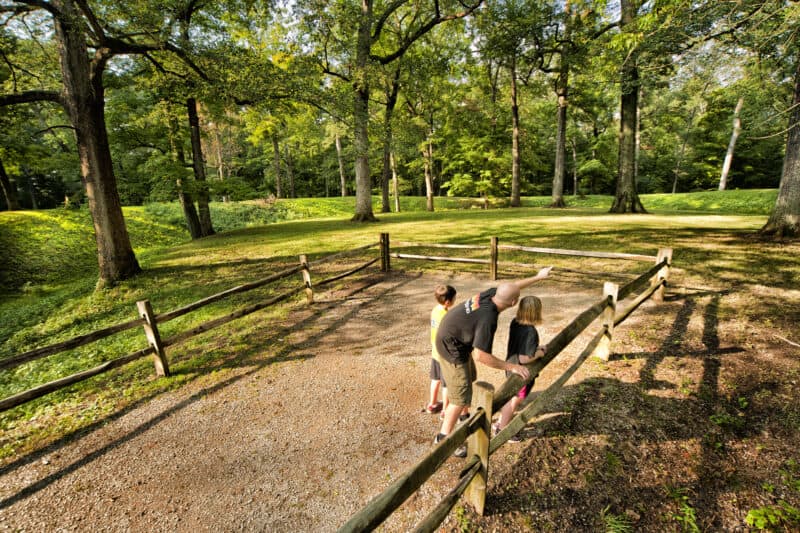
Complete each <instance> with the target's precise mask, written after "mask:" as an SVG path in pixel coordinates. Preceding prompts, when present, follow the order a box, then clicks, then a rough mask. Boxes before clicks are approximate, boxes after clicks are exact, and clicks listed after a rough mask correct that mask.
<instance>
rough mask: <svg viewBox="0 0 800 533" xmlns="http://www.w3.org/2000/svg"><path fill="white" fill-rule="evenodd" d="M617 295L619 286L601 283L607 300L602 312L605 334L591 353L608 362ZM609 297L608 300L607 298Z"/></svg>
mask: <svg viewBox="0 0 800 533" xmlns="http://www.w3.org/2000/svg"><path fill="white" fill-rule="evenodd" d="M618 293H619V285H617V284H616V283H611V282H610V281H606V282H605V283H603V297H604V298H606V299H608V300H609V301H608V303H607V304H606V308H605V310H604V311H603V327H604V328H605V333H604V334H603V337H602V338H601V339H600V342H598V344H597V347H596V348H595V349H594V352H592V355H593V356H594V357H597V358H599V359H602V360H603V361H608V357H609V355H611V340H612V337H613V336H614V315H615V313H616V310H617V294H618ZM609 297H610V298H609Z"/></svg>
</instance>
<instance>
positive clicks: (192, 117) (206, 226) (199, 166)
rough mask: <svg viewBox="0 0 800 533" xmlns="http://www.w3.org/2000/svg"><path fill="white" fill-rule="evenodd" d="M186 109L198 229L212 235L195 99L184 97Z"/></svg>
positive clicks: (212, 227)
mask: <svg viewBox="0 0 800 533" xmlns="http://www.w3.org/2000/svg"><path fill="white" fill-rule="evenodd" d="M186 109H187V111H188V114H189V132H190V134H191V139H192V168H193V169H194V179H195V181H196V182H197V210H198V214H199V216H200V230H201V233H202V235H203V237H208V236H209V235H214V226H213V225H212V224H211V209H209V206H208V204H209V195H208V181H207V180H206V166H205V161H204V160H203V146H202V144H201V142H200V119H199V118H198V116H197V100H195V99H194V98H187V99H186Z"/></svg>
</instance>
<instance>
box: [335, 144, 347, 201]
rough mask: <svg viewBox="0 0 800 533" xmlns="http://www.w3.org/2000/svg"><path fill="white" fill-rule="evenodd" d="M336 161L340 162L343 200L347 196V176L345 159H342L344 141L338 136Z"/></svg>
mask: <svg viewBox="0 0 800 533" xmlns="http://www.w3.org/2000/svg"><path fill="white" fill-rule="evenodd" d="M336 159H338V160H339V181H340V182H341V188H342V198H344V197H345V196H347V174H345V172H344V158H343V157H342V139H340V138H339V134H338V133H337V134H336Z"/></svg>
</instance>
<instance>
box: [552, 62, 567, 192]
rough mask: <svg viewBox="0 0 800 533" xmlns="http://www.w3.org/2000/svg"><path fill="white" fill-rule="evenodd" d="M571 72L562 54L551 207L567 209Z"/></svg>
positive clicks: (557, 81) (558, 83)
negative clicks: (565, 195)
mask: <svg viewBox="0 0 800 533" xmlns="http://www.w3.org/2000/svg"><path fill="white" fill-rule="evenodd" d="M568 76H569V70H568V68H567V66H566V61H565V59H564V56H563V54H562V58H561V71H560V72H559V74H558V79H557V80H556V96H557V98H558V108H557V111H556V163H555V171H554V172H553V192H552V198H551V202H550V207H566V206H567V204H566V203H565V202H564V181H565V179H566V175H567V165H566V160H567V93H568V90H569V89H568V85H567V84H568V81H569V79H568Z"/></svg>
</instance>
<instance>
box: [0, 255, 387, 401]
mask: <svg viewBox="0 0 800 533" xmlns="http://www.w3.org/2000/svg"><path fill="white" fill-rule="evenodd" d="M379 244H380V243H372V244H367V245H364V246H359V247H356V248H351V249H349V250H345V251H342V252H336V253H334V254H330V255H326V256H323V257H320V258H318V259H316V260H314V261H311V262H309V261H306V260H305V256H301V258H302V259H301V261H300V264H298V265H297V266H293V267H291V268H287V269H285V270H282V271H280V272H277V273H275V274H272V275H270V276H267V277H265V278H262V279H259V280H256V281H253V282H250V283H245V284H242V285H238V286H236V287H232V288H230V289H227V290H224V291H222V292H218V293H216V294H212V295H210V296H207V297H205V298H202V299H200V300H197V301H196V302H192V303H190V304H188V305H186V306H183V307H180V308H178V309H174V310H172V311H167V312H165V313H161V314H158V315H156V314H154V313H153V312H152V308H151V306H150V302H149V301H148V300H143V301H140V302H137V308H138V310H139V315H140V316H139V318H137V319H135V320H130V321H128V322H123V323H121V324H115V325H113V326H108V327H106V328H102V329H99V330H96V331H93V332H91V333H87V334H85V335H79V336H77V337H74V338H72V339H69V340H66V341H63V342H60V343H57V344H52V345H49V346H44V347H41V348H36V349H34V350H30V351H27V352H24V353H21V354H19V355H16V356H12V357H9V358H6V359H2V360H0V371H2V370H8V369H12V368H14V367H17V366H19V365H21V364H23V363H27V362H30V361H34V360H37V359H40V358H43V357H46V356H49V355H54V354H57V353H61V352H64V351H67V350H70V349H74V348H78V347H81V346H84V345H87V344H89V343H91V342H95V341H98V340H101V339H104V338H107V337H110V336H111V335H114V334H116V333H121V332H123V331H127V330H130V329H133V328H136V327H143V328H144V330H145V334H146V336H147V341H148V344H149V346H148V347H147V348H143V349H141V350H138V351H136V352H133V353H131V354H128V355H125V356H122V357H119V358H116V359H111V360H109V361H105V362H103V363H101V364H100V365H98V366H95V367H94V368H90V369H87V370H83V371H80V372H77V373H75V374H72V375H69V376H66V377H63V378H59V379H56V380H53V381H50V382H48V383H44V384H42V385H38V386H36V387H33V388H31V389H28V390H26V391H23V392H20V393H17V394H14V395H12V396H9V397H7V398H4V399H1V400H0V412H3V411H7V410H9V409H12V408H14V407H17V406H19V405H22V404H23V403H26V402H29V401H31V400H34V399H37V398H41V397H42V396H45V395H47V394H50V393H51V392H55V391H57V390H60V389H63V388H65V387H68V386H70V385H73V384H75V383H79V382H81V381H84V380H86V379H89V378H91V377H94V376H97V375H99V374H102V373H104V372H108V371H109V370H112V369H115V368H119V367H121V366H123V365H126V364H128V363H131V362H133V361H136V360H137V359H141V358H142V357H145V356H147V355H152V356H153V360H154V364H155V366H156V374H157V375H159V376H163V375H169V366H168V364H167V360H166V355H165V353H164V349H165V348H167V347H170V346H174V345H176V344H179V343H181V342H183V341H185V340H187V339H189V338H191V337H194V336H196V335H199V334H201V333H205V332H207V331H209V330H211V329H214V328H217V327H219V326H222V325H224V324H227V323H229V322H231V321H233V320H236V319H238V318H241V317H244V316H247V315H249V314H251V313H255V312H256V311H260V310H262V309H265V308H267V307H270V306H272V305H275V304H277V303H280V302H282V301H284V300H287V299H289V298H291V297H293V296H295V295H296V294H298V293H299V292H302V291H303V290H305V291H306V292H307V293H309V294H310V293H311V291H312V290H313V288H312V286H311V282H310V275H309V265H321V264H323V263H328V262H331V261H333V260H336V259H341V258H345V257H351V256H353V255H357V254H359V253H361V252H364V251H365V250H368V249H370V248H374V247H376V246H378V245H379ZM380 259H381V257H380V256H378V257H374V258H372V259H370V260H369V261H367V262H365V263H362V264H359V265H358V266H357V267H355V268H352V269H349V270H347V271H346V272H344V273H341V274H337V275H335V276H331V277H329V278H327V279H325V280H322V281H320V282H318V283H317V286H320V285H325V284H329V283H333V282H334V281H337V280H339V279H343V278H345V277H347V276H350V275H353V274H355V273H357V272H360V271H362V270H364V269H366V268H368V267H369V266H371V265H373V264H375V263H376V262H377V261H378V260H380ZM298 272H302V273H303V283H302V284H298V286H297V287H295V288H292V289H289V290H286V291H283V292H281V293H280V294H278V295H275V296H273V297H271V298H269V299H267V300H265V301H263V302H260V303H256V304H252V305H248V306H246V307H242V308H240V309H237V310H236V311H233V312H231V313H228V314H226V315H224V316H221V317H217V318H215V319H212V320H208V321H206V322H203V323H202V324H199V325H197V326H194V327H193V328H190V329H189V330H186V331H183V332H181V333H178V334H176V335H173V336H172V337H169V338H167V339H163V340H162V339H161V338H160V335H159V333H158V325H159V324H163V323H165V322H168V321H170V320H173V319H175V318H178V317H181V316H184V315H187V314H189V313H191V312H193V311H196V310H198V309H200V308H202V307H205V306H207V305H210V304H212V303H215V302H218V301H221V300H223V299H225V298H227V297H229V296H232V295H234V294H241V293H245V292H248V291H251V290H254V289H257V288H260V287H264V286H266V285H268V284H270V283H273V282H276V281H279V280H282V279H287V278H291V277H292V276H294V275H296V274H297V273H298ZM309 302H311V299H310V298H309Z"/></svg>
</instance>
